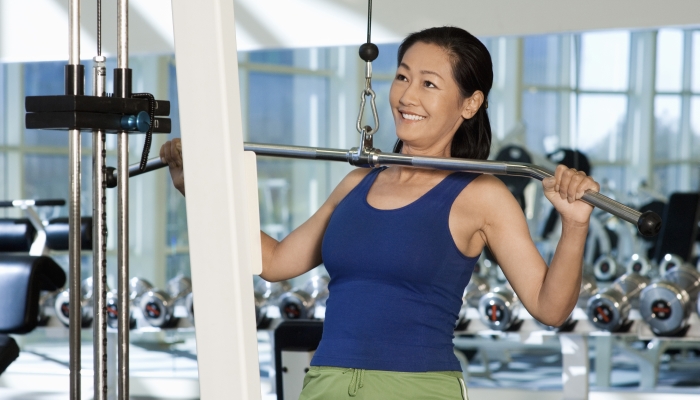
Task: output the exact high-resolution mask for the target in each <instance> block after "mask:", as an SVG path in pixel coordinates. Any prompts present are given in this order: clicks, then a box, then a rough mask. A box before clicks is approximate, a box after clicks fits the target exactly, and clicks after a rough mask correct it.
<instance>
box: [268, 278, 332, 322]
mask: <svg viewBox="0 0 700 400" xmlns="http://www.w3.org/2000/svg"><path fill="white" fill-rule="evenodd" d="M329 281H330V279H329V278H328V277H327V276H325V275H321V276H315V277H313V278H311V279H309V281H307V282H306V284H305V285H304V288H302V289H294V290H292V291H290V292H286V293H284V294H282V296H280V299H279V308H280V314H281V315H282V318H283V319H313V318H314V313H315V311H316V305H321V304H325V300H326V299H327V298H328V282H329Z"/></svg>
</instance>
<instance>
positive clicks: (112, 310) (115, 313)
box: [107, 277, 153, 329]
mask: <svg viewBox="0 0 700 400" xmlns="http://www.w3.org/2000/svg"><path fill="white" fill-rule="evenodd" d="M151 289H153V285H151V283H150V282H148V281H147V280H145V279H141V278H138V277H133V278H131V279H129V329H135V328H136V318H135V317H134V312H133V309H134V307H136V302H137V301H138V300H139V299H140V298H141V296H143V294H144V293H146V292H148V291H149V290H151ZM118 324H119V301H118V298H117V293H115V292H113V291H109V290H108V291H107V325H109V326H110V327H111V328H114V329H117V326H118Z"/></svg>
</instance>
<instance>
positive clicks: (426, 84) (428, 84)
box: [423, 81, 437, 88]
mask: <svg viewBox="0 0 700 400" xmlns="http://www.w3.org/2000/svg"><path fill="white" fill-rule="evenodd" d="M423 85H425V87H427V88H436V87H437V86H435V84H434V83H433V82H430V81H425V82H423Z"/></svg>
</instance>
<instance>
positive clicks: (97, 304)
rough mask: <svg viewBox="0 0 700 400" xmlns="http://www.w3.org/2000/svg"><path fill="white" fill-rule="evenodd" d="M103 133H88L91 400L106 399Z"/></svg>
mask: <svg viewBox="0 0 700 400" xmlns="http://www.w3.org/2000/svg"><path fill="white" fill-rule="evenodd" d="M93 61H94V65H93V69H92V71H93V73H92V76H93V85H92V95H93V96H97V97H103V96H104V95H105V77H106V74H107V70H106V67H105V62H106V60H105V57H103V56H100V55H98V56H97V57H95V58H94V59H93ZM105 153H106V152H105V132H104V131H101V130H96V131H93V132H92V237H93V247H92V248H93V251H92V254H93V255H92V283H93V292H92V293H93V301H94V308H93V313H94V315H93V321H94V322H93V340H94V341H93V347H92V351H93V358H94V365H93V371H94V400H107V386H108V385H107V234H106V233H107V221H106V219H107V214H106V210H105V204H106V202H107V198H106V191H105V188H106V185H105V172H106V165H105V164H106V160H105Z"/></svg>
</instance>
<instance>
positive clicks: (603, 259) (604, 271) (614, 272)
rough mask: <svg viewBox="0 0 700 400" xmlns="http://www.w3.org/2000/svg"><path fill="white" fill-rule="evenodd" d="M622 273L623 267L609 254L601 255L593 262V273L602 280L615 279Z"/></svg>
mask: <svg viewBox="0 0 700 400" xmlns="http://www.w3.org/2000/svg"><path fill="white" fill-rule="evenodd" d="M622 273H623V272H622V267H621V266H620V265H619V264H618V263H617V261H615V259H614V258H612V257H611V256H609V255H603V256H600V257H599V258H598V259H597V260H596V262H595V264H593V274H594V275H595V277H596V279H597V280H599V281H601V282H609V281H613V280H615V279H616V278H617V277H619V276H620V275H622Z"/></svg>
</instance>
